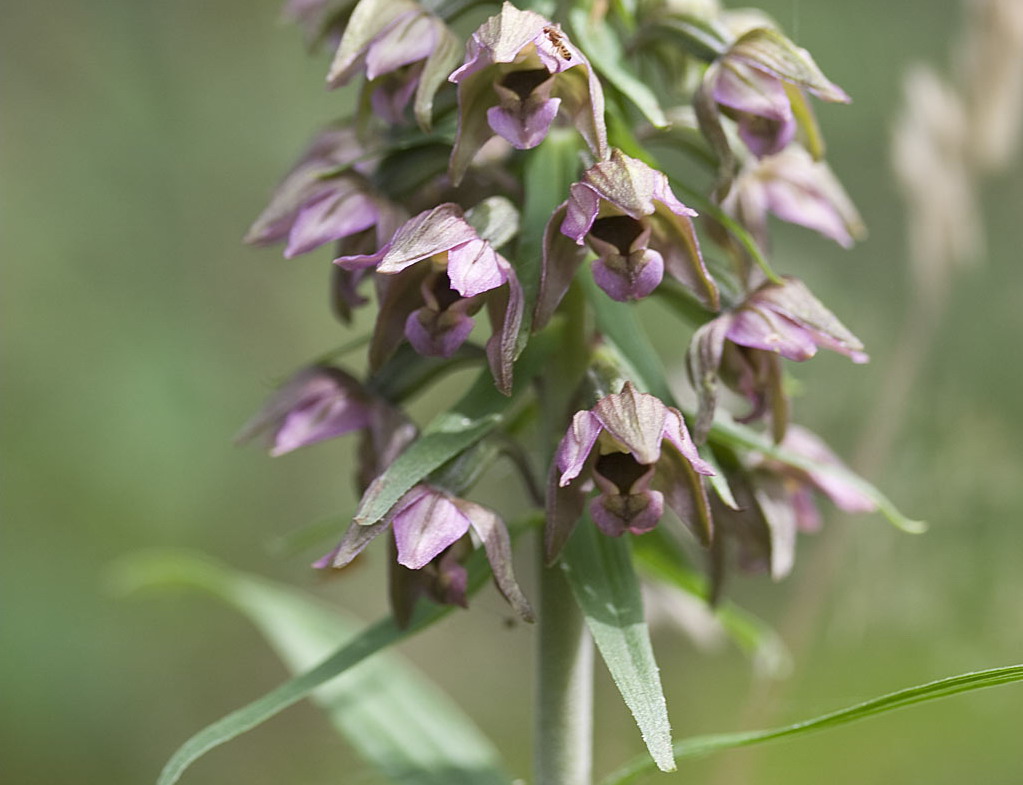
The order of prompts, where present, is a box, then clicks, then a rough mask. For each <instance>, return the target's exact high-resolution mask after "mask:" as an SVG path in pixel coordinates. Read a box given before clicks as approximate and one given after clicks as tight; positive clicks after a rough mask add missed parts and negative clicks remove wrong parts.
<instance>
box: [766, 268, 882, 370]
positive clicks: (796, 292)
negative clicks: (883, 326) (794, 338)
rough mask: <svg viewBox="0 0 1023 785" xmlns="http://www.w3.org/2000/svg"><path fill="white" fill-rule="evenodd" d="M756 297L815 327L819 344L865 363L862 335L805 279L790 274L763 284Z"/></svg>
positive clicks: (806, 326) (776, 310)
mask: <svg viewBox="0 0 1023 785" xmlns="http://www.w3.org/2000/svg"><path fill="white" fill-rule="evenodd" d="M753 299H755V300H756V302H757V305H758V306H763V307H764V308H765V309H771V310H773V311H774V312H775V313H778V314H781V315H782V316H784V317H786V318H787V319H789V320H791V321H792V322H794V323H795V324H798V325H799V326H800V327H802V328H804V329H806V330H809V331H811V332H812V333H813V337H814V340H815V341H816V342H817V345H818V346H823V347H824V348H826V349H831V350H832V351H835V352H838V353H840V354H844V355H846V356H847V357H849V359H851V360H852V361H853V362H855V363H865V362H867V360H868V359H869V358H868V357H867V355H866V354H865V353H864V352H863V344H862V343H861V342H860V340H859V338H857V337H856V336H855V335H853V334H852V333H851V332H849V330H848V329H847V328H846V326H845V325H844V324H842V323H841V322H840V321H839V320H838V318H837V317H836V316H835V315H834V314H833V313H832V312H831V311H829V310H828V309H827V308H825V307H824V305H823V304H822V303H821V302H820V300H818V299H817V298H816V297H814V296H813V294H811V292H810V290H809V289H808V288H807V287H806V284H804V283H803V282H802V281H800V280H798V279H796V278H786V279H785V282H784V284H781V285H778V284H770V285H767V286H764V287H761V289H760V290H758V292H757V293H756V294H755V295H754V297H753Z"/></svg>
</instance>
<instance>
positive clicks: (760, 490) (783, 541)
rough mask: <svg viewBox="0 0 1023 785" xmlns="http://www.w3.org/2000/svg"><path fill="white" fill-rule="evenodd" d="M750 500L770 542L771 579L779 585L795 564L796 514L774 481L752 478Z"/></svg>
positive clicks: (783, 489) (761, 476)
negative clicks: (764, 523) (758, 512)
mask: <svg viewBox="0 0 1023 785" xmlns="http://www.w3.org/2000/svg"><path fill="white" fill-rule="evenodd" d="M753 496H754V498H755V499H756V501H757V506H758V507H759V508H760V512H761V514H762V515H763V519H764V521H765V522H766V523H767V529H768V532H769V535H770V539H771V577H772V578H773V579H774V580H776V581H780V580H781V579H782V578H784V577H786V576H787V575H788V574H789V573H790V572H792V567H793V565H794V564H795V561H796V531H797V528H798V527H797V525H796V520H797V518H796V510H795V508H794V507H793V506H792V499H791V497H790V495H789V494H788V492H787V491H786V490H785V487H784V484H783V483H782V482H781V481H780V479H779V478H777V477H772V476H763V475H759V476H756V477H755V478H754V480H753Z"/></svg>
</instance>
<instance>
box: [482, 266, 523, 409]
mask: <svg viewBox="0 0 1023 785" xmlns="http://www.w3.org/2000/svg"><path fill="white" fill-rule="evenodd" d="M498 260H499V261H500V262H502V263H503V265H504V266H505V267H506V268H507V271H506V275H507V281H506V285H505V286H504V287H503V288H501V289H496V290H494V291H492V292H490V293H489V294H488V296H487V315H488V316H489V318H490V329H491V335H490V339H489V340H488V341H487V361H488V362H489V364H490V372H491V373H492V374H493V376H494V383H495V384H496V385H497V389H498V390H500V391H501V392H502V393H504V394H505V395H511V391H512V381H513V378H512V376H513V369H514V365H515V353H516V350H517V348H518V338H519V330H520V329H521V327H522V313H523V309H524V308H525V297H524V295H523V292H522V285H521V284H520V283H519V279H518V276H517V275H516V274H515V270H514V269H513V268H512V266H511V265H510V264H508V262H507V261H506V260H505V259H504V257H502V256H500V255H498Z"/></svg>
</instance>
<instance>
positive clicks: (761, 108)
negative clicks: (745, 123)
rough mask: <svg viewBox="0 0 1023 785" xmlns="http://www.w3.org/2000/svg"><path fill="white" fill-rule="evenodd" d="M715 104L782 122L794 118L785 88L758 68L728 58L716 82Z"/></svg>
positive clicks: (779, 81) (720, 69) (718, 72)
mask: <svg viewBox="0 0 1023 785" xmlns="http://www.w3.org/2000/svg"><path fill="white" fill-rule="evenodd" d="M713 95H714V100H715V101H717V102H718V103H719V104H721V105H723V106H727V107H729V108H731V109H735V110H736V111H738V112H744V113H746V114H751V115H757V116H759V117H765V118H767V119H769V120H776V121H779V122H782V121H785V120H790V119H791V118H792V106H791V104H790V103H789V97H788V95H786V93H785V84H784V83H783V82H782V81H781V79H779V78H778V77H776V76H772V75H771V74H768V73H766V72H764V71H761V70H760V69H759V68H753V67H751V66H750V65H748V64H746V63H743V62H741V61H737V60H734V59H729V58H727V57H726V58H725V59H724V60H723V61H722V62H721V63H720V67H719V69H718V71H717V77H716V79H715V81H714V91H713Z"/></svg>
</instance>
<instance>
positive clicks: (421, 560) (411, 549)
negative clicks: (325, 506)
mask: <svg viewBox="0 0 1023 785" xmlns="http://www.w3.org/2000/svg"><path fill="white" fill-rule="evenodd" d="M388 527H390V528H391V529H392V531H393V534H394V542H395V546H396V549H397V562H398V564H399V565H401V566H403V567H405V568H407V569H409V570H422V569H424V568H430V565H431V564H432V565H433V566H432V569H434V570H441V571H442V572H443V574H444V576H445V579H446V580H447V584H448V597H449V601H451V602H453V603H454V604H458V605H464V604H465V583H464V578H463V577H460V576H459V574H458V572H457V570H453V569H452V565H451V564H450V562H449V563H447V564H444V563H442V562H443V560H444V554H445V551H447V549H449V548H451V547H452V546H453V545H455V543H457V542H458V541H459V540H461V539H462V538H463V537H464V536H465V535H466V534H468V533H469V531H470V530H471V531H472V532H473V533H474V534H475V535H476V537H477V538H478V539H479V541H480V542H481V543H482V545H483V549H484V550H485V551H486V554H487V560H488V561H489V562H490V566H491V569H492V571H493V574H494V582H495V583H496V584H497V588H498V589H499V590H500V592H501V593H502V594H503V595H504V597H505V599H506V600H508V602H509V604H510V605H511V606H512V607H513V608H514V609H515V611H516V612H517V613H518V614H519V615H520V616H521V617H522V618H523V619H525V620H526V621H532V620H533V611H532V609H531V608H530V606H529V601H528V600H526V598H525V595H523V593H522V590H521V589H520V588H519V585H518V582H517V581H516V579H515V574H514V571H513V570H512V560H511V539H510V538H509V536H508V530H507V527H506V526H505V524H504V521H502V520H501V518H500V517H499V516H498V515H497V513H495V512H494V511H493V510H489V509H487V508H486V507H483V506H481V505H479V504H474V503H473V502H470V501H466V500H465V499H459V498H457V497H456V496H453V495H452V494H450V493H448V492H447V491H445V490H444V489H442V488H438V487H436V486H433V485H426V484H421V485H416V486H415V487H414V488H412V489H411V490H410V491H408V493H406V494H405V495H404V496H402V498H401V499H400V500H399V501H398V502H397V503H396V504H395V505H394V507H392V508H391V510H390V511H389V512H388V513H387V515H386V516H385V517H384V518H383V519H381V520H379V521H377V522H376V523H372V524H369V525H363V524H361V523H358V522H356V521H353V522H352V524H351V525H350V526H349V527H348V531H347V532H346V533H345V535H344V537H343V538H342V540H341V542H340V543H339V544H338V546H337V547H336V548H335V549H334V550H333V551H331V552H330V553H329V554H327V555H326V556H324V557H323V558H322V559H320V560H319V561H317V562H316V563H315V564H314V566H315V567H318V568H321V569H323V568H328V567H329V568H334V569H340V568H342V567H344V566H346V565H347V564H349V563H351V561H352V560H353V559H355V557H356V556H358V555H359V554H360V553H361V552H362V551H363V550H364V549H365V548H366V546H367V545H369V543H370V542H371V541H372V540H373V539H375V538H376V537H377V536H378V535H379V534H381V533H382V532H383V531H384V530H385V529H387V528H388ZM438 559H439V560H440V562H437V561H435V560H438ZM459 586H461V588H459Z"/></svg>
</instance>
